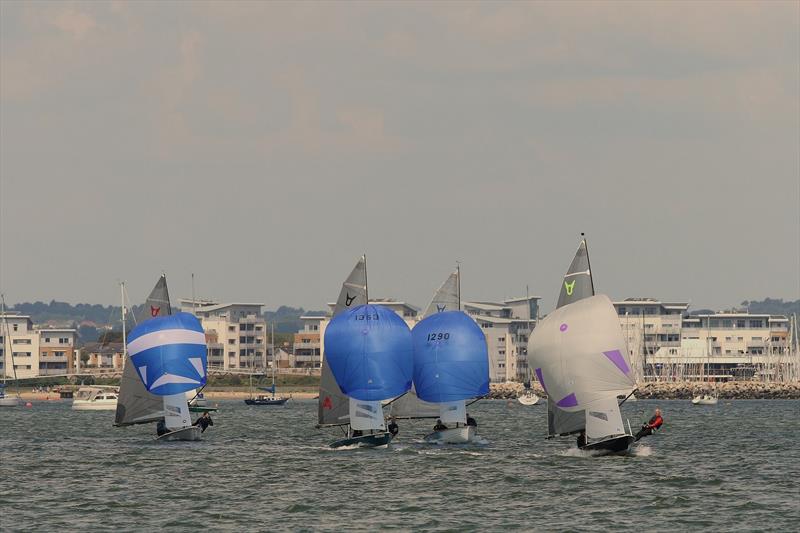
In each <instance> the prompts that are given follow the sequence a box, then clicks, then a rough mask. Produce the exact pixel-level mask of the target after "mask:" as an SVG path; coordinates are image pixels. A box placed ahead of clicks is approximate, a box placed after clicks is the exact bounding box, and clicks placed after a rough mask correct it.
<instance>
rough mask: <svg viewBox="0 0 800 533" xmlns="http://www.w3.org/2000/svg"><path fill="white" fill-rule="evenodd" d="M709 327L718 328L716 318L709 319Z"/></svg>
mask: <svg viewBox="0 0 800 533" xmlns="http://www.w3.org/2000/svg"><path fill="white" fill-rule="evenodd" d="M709 327H712V328H718V327H719V320H717V319H716V318H714V319H711V321H710V325H709Z"/></svg>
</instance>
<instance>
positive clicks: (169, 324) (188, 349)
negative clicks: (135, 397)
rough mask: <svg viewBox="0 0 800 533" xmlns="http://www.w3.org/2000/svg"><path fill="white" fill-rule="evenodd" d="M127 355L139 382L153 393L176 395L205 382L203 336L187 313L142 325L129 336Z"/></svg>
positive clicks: (197, 323)
mask: <svg viewBox="0 0 800 533" xmlns="http://www.w3.org/2000/svg"><path fill="white" fill-rule="evenodd" d="M128 353H129V354H130V358H131V362H132V363H133V365H134V367H135V368H136V372H137V374H139V379H141V380H142V383H144V386H145V388H147V390H148V391H149V392H151V393H153V394H156V395H159V396H169V395H172V394H179V393H182V392H186V391H190V390H194V389H197V388H198V387H202V386H203V385H205V383H206V370H207V362H206V338H205V333H204V332H203V326H201V325H200V321H199V320H198V319H197V318H196V317H195V316H194V315H191V314H189V313H178V314H175V315H171V316H164V317H156V318H152V319H150V320H147V321H145V322H142V323H141V324H140V325H138V326H136V327H135V328H134V329H133V331H131V333H130V335H128Z"/></svg>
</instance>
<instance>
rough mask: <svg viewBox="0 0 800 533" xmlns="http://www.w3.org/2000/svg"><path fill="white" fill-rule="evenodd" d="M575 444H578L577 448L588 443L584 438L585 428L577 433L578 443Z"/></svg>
mask: <svg viewBox="0 0 800 533" xmlns="http://www.w3.org/2000/svg"><path fill="white" fill-rule="evenodd" d="M577 444H578V448H583V447H584V446H586V445H587V444H588V441H587V440H586V430H581V432H580V433H579V434H578V443H577Z"/></svg>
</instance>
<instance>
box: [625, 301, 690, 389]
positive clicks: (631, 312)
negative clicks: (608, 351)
mask: <svg viewBox="0 0 800 533" xmlns="http://www.w3.org/2000/svg"><path fill="white" fill-rule="evenodd" d="M614 308H615V309H616V310H617V314H618V315H619V322H620V326H622V335H623V337H624V338H625V342H626V344H627V346H628V353H629V355H630V358H631V363H632V364H633V368H634V372H636V379H637V380H640V381H641V380H642V379H644V377H645V375H649V376H655V375H659V374H662V373H664V372H669V371H670V370H669V369H670V368H671V366H672V365H674V364H675V362H676V361H677V360H678V359H679V358H680V356H681V327H682V318H683V315H684V314H685V313H686V311H687V310H688V309H689V304H688V303H687V302H662V301H660V300H656V299H655V298H626V299H625V300H623V301H621V302H614Z"/></svg>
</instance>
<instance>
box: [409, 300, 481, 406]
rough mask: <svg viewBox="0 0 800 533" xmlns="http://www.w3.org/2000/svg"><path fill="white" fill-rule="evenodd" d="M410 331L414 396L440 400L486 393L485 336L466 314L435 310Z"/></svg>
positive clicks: (465, 397)
mask: <svg viewBox="0 0 800 533" xmlns="http://www.w3.org/2000/svg"><path fill="white" fill-rule="evenodd" d="M411 333H412V337H413V339H414V388H415V389H416V391H417V396H419V397H420V398H421V399H423V400H425V401H426V402H434V403H442V402H455V401H458V400H467V399H470V398H476V397H478V396H484V395H485V394H488V393H489V352H488V350H487V348H486V337H485V336H484V335H483V331H482V330H481V328H480V326H478V324H476V323H475V321H474V320H472V319H471V318H470V317H469V316H468V315H467V314H466V313H464V312H463V311H445V312H443V313H435V314H433V315H430V316H428V317H427V318H425V319H423V320H421V321H420V322H419V323H417V325H416V326H414V329H413V331H412V332H411Z"/></svg>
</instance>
